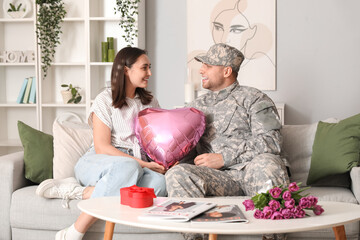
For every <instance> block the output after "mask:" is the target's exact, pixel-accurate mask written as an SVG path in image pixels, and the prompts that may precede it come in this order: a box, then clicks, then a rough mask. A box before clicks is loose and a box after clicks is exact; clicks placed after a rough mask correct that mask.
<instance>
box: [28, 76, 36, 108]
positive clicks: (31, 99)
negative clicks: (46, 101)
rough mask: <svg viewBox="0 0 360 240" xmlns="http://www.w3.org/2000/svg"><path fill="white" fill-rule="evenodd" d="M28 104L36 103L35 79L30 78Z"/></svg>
mask: <svg viewBox="0 0 360 240" xmlns="http://www.w3.org/2000/svg"><path fill="white" fill-rule="evenodd" d="M29 103H36V79H35V77H32V83H31V89H30V94H29Z"/></svg>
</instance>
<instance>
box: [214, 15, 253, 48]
mask: <svg viewBox="0 0 360 240" xmlns="http://www.w3.org/2000/svg"><path fill="white" fill-rule="evenodd" d="M254 34H255V28H251V27H250V24H249V22H248V20H247V18H246V17H245V16H244V15H243V14H242V13H240V12H239V11H238V10H237V9H229V10H224V11H222V12H221V13H220V14H219V15H218V16H217V17H216V18H215V19H214V22H213V30H212V36H213V39H214V42H215V43H226V44H228V45H230V46H233V47H235V48H237V49H239V50H243V48H244V46H245V45H246V42H247V41H248V40H249V39H251V38H252V37H253V36H254Z"/></svg>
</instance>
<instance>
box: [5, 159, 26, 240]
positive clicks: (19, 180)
mask: <svg viewBox="0 0 360 240" xmlns="http://www.w3.org/2000/svg"><path fill="white" fill-rule="evenodd" d="M27 185H29V181H28V180H26V179H25V177H24V152H16V153H12V154H8V155H4V156H0V209H1V214H0V232H1V236H3V235H4V236H5V238H4V239H11V229H10V204H11V196H12V193H13V192H14V191H15V190H17V189H19V188H22V187H24V186H27Z"/></svg>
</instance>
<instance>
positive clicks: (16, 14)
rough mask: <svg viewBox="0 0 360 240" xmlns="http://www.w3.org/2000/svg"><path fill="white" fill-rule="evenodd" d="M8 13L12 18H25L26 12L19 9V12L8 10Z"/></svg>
mask: <svg viewBox="0 0 360 240" xmlns="http://www.w3.org/2000/svg"><path fill="white" fill-rule="evenodd" d="M7 14H8V15H9V16H10V17H12V18H23V17H24V16H25V14H26V13H25V12H20V11H17V12H8V13H7Z"/></svg>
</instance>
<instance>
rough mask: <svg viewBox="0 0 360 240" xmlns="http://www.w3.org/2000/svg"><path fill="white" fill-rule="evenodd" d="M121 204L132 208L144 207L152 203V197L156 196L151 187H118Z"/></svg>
mask: <svg viewBox="0 0 360 240" xmlns="http://www.w3.org/2000/svg"><path fill="white" fill-rule="evenodd" d="M120 196H121V201H120V203H121V204H122V205H128V206H130V207H132V208H146V207H150V206H152V205H153V203H154V202H153V198H156V195H155V193H154V189H153V188H145V187H138V186H136V185H133V186H131V187H125V188H120Z"/></svg>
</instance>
